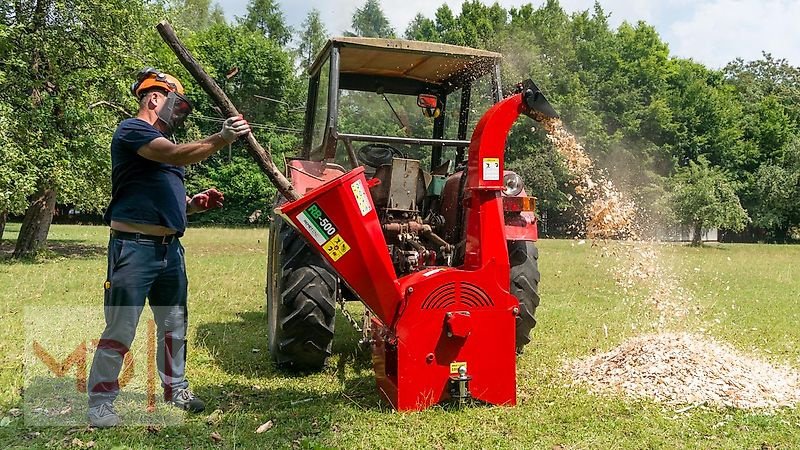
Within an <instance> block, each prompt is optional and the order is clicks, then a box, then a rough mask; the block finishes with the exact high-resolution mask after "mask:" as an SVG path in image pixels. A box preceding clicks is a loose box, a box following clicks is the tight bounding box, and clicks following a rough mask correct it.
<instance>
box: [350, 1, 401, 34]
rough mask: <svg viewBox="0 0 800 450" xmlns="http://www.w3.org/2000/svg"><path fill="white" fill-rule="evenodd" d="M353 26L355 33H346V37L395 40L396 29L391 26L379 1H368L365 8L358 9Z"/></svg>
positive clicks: (354, 15)
mask: <svg viewBox="0 0 800 450" xmlns="http://www.w3.org/2000/svg"><path fill="white" fill-rule="evenodd" d="M352 26H353V31H346V32H345V35H346V36H363V37H378V38H394V28H392V26H391V25H389V19H387V18H386V15H385V14H384V13H383V10H382V9H381V5H380V2H379V1H378V0H367V1H366V3H364V6H362V7H361V8H356V12H355V13H354V14H353V22H352Z"/></svg>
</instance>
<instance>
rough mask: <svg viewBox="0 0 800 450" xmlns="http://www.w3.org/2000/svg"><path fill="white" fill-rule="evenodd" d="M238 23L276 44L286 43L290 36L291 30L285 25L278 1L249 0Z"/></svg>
mask: <svg viewBox="0 0 800 450" xmlns="http://www.w3.org/2000/svg"><path fill="white" fill-rule="evenodd" d="M240 23H241V24H242V25H244V26H245V27H247V29H249V30H251V31H259V32H261V33H263V34H264V36H267V37H268V38H270V39H272V40H273V41H275V42H276V43H277V44H278V45H281V46H283V45H286V44H287V43H288V42H289V40H290V39H291V38H292V30H291V28H289V27H288V26H287V25H286V21H285V20H284V18H283V12H282V11H281V9H280V7H279V6H278V3H277V2H276V1H274V0H250V3H248V4H247V14H246V15H245V16H244V18H241V19H240Z"/></svg>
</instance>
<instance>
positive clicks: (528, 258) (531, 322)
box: [508, 241, 541, 354]
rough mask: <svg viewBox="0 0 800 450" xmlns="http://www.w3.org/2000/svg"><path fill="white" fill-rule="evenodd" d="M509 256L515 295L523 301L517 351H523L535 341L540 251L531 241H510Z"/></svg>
mask: <svg viewBox="0 0 800 450" xmlns="http://www.w3.org/2000/svg"><path fill="white" fill-rule="evenodd" d="M508 259H509V262H510V263H511V285H510V292H511V295H513V296H514V297H516V298H517V300H518V301H519V315H518V316H517V321H516V350H517V354H522V353H523V350H524V348H525V346H526V345H527V344H528V343H530V342H531V338H530V332H531V330H532V329H533V327H535V326H536V318H535V315H536V308H538V307H539V279H540V277H541V275H540V273H539V250H538V249H537V248H536V244H535V243H533V242H530V241H509V242H508Z"/></svg>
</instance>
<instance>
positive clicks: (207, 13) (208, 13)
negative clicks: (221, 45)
mask: <svg viewBox="0 0 800 450" xmlns="http://www.w3.org/2000/svg"><path fill="white" fill-rule="evenodd" d="M167 13H168V14H169V16H170V23H171V24H172V26H173V27H182V28H186V29H188V30H202V29H204V28H208V27H210V26H211V25H218V24H224V23H225V14H224V13H223V12H222V7H221V6H220V5H219V3H217V2H214V3H213V4H212V0H172V1H171V2H170V3H169V4H168V9H167Z"/></svg>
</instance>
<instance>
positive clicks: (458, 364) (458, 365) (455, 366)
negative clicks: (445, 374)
mask: <svg viewBox="0 0 800 450" xmlns="http://www.w3.org/2000/svg"><path fill="white" fill-rule="evenodd" d="M461 366H464V370H467V362H466V361H463V362H459V361H456V362H451V363H450V373H458V369H460V368H461Z"/></svg>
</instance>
